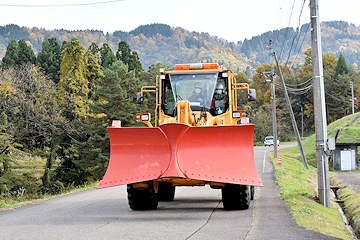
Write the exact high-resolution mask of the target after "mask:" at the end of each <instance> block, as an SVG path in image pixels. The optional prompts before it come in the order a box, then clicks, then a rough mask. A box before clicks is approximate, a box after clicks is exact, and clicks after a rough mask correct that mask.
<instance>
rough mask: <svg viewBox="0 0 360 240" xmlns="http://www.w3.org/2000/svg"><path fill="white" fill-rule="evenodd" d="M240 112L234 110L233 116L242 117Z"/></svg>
mask: <svg viewBox="0 0 360 240" xmlns="http://www.w3.org/2000/svg"><path fill="white" fill-rule="evenodd" d="M240 116H241V115H240V112H233V114H232V117H233V118H240Z"/></svg>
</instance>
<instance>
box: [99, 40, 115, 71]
mask: <svg viewBox="0 0 360 240" xmlns="http://www.w3.org/2000/svg"><path fill="white" fill-rule="evenodd" d="M100 58H101V66H102V67H103V68H105V67H110V66H111V65H112V64H113V63H114V62H115V61H116V57H115V54H114V53H113V51H112V50H111V48H110V47H109V45H108V44H107V43H104V45H103V46H102V47H101V48H100Z"/></svg>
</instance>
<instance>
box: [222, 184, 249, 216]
mask: <svg viewBox="0 0 360 240" xmlns="http://www.w3.org/2000/svg"><path fill="white" fill-rule="evenodd" d="M221 195H222V201H223V205H224V209H225V210H244V209H248V208H249V207H250V198H251V196H250V195H251V193H250V187H249V186H247V185H239V184H231V183H226V184H225V186H224V187H223V188H222V189H221Z"/></svg>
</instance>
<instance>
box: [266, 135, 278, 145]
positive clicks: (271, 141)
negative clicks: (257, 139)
mask: <svg viewBox="0 0 360 240" xmlns="http://www.w3.org/2000/svg"><path fill="white" fill-rule="evenodd" d="M264 145H265V147H266V146H271V145H274V137H273V136H266V137H265V141H264ZM277 145H278V146H280V141H279V139H278V140H277Z"/></svg>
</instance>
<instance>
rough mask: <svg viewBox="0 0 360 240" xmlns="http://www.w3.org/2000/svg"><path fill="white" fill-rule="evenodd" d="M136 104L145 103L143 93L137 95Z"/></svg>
mask: <svg viewBox="0 0 360 240" xmlns="http://www.w3.org/2000/svg"><path fill="white" fill-rule="evenodd" d="M136 102H137V103H138V104H143V103H144V97H143V96H141V92H138V93H137V95H136Z"/></svg>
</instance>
